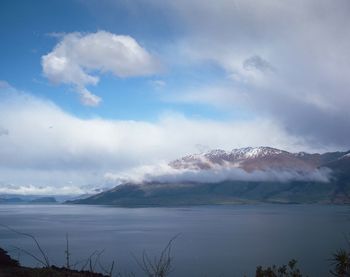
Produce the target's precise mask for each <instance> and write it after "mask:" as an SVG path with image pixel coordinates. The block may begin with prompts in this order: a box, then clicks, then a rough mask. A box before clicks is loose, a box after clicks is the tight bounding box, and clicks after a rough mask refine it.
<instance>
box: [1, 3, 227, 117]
mask: <svg viewBox="0 0 350 277" xmlns="http://www.w3.org/2000/svg"><path fill="white" fill-rule="evenodd" d="M97 2H98V1H50V2H48V1H35V2H34V1H26V2H25V3H23V2H22V1H18V2H16V1H5V2H3V3H2V4H1V5H2V6H3V7H2V9H1V19H0V20H1V26H2V27H1V28H2V29H1V34H2V36H3V38H4V41H6V43H2V44H1V46H0V51H1V62H2V66H1V68H0V74H1V76H2V79H3V80H6V81H7V82H8V83H10V84H11V85H12V86H15V87H16V88H18V89H21V90H25V91H27V92H30V93H33V94H36V95H38V96H39V97H45V98H49V99H51V100H52V101H54V102H55V103H57V104H58V105H59V106H60V107H62V108H64V109H65V110H67V111H69V112H71V113H74V114H77V115H79V116H83V117H89V116H101V117H107V118H111V119H113V118H117V119H131V120H141V119H146V120H155V119H156V118H157V117H158V115H159V113H162V112H164V111H168V110H171V111H172V110H176V111H179V112H181V113H184V114H186V115H190V116H196V117H198V116H199V117H210V118H212V117H213V118H221V119H224V118H225V117H226V116H227V114H224V113H222V112H221V111H220V110H218V109H215V108H212V107H208V106H203V105H197V104H192V103H187V104H183V103H171V102H169V101H162V100H161V99H160V98H162V97H159V94H164V93H166V92H167V91H176V90H179V89H183V88H184V87H186V86H187V85H190V86H192V87H195V86H199V84H202V83H205V82H208V83H210V82H211V81H213V82H215V80H216V79H218V78H220V77H222V76H223V72H221V70H220V68H217V67H215V66H214V65H210V64H208V65H204V67H203V65H200V66H191V65H184V66H180V65H171V64H168V63H167V61H165V62H164V65H163V66H164V72H160V73H156V74H152V75H151V76H137V77H132V78H119V77H116V76H113V74H110V73H107V74H103V76H101V82H100V84H99V85H98V86H97V87H95V88H94V91H95V92H96V93H97V94H98V95H99V96H101V97H102V98H103V100H104V101H103V103H102V104H101V105H99V107H95V108H93V109H91V108H90V107H84V106H83V105H81V104H80V103H79V102H78V101H77V96H76V95H75V94H74V93H72V92H71V90H72V89H71V88H70V87H69V86H67V85H54V84H52V83H50V81H49V80H47V79H46V78H45V77H44V76H43V72H42V66H41V63H40V60H41V56H43V55H45V54H47V53H49V52H50V51H51V50H52V48H53V47H54V46H55V45H56V44H57V42H58V40H59V38H58V37H56V36H55V34H56V33H70V32H81V33H94V32H97V31H99V30H105V31H108V32H111V33H115V34H119V35H129V36H131V37H133V38H135V39H137V41H139V42H140V43H142V46H144V47H145V48H146V49H149V51H151V52H154V53H156V55H163V54H164V53H162V51H167V50H166V49H164V48H171V43H172V42H173V41H174V40H176V38H177V37H178V36H179V34H181V32H183V31H181V28H178V29H177V28H176V26H173V25H172V24H171V22H170V21H171V18H167V17H166V16H165V15H163V16H162V12H160V13H158V12H157V9H150V8H149V7H147V5H146V4H143V6H146V7H145V9H144V8H143V7H142V6H141V7H135V9H134V11H133V10H132V9H133V7H129V6H130V5H129V3H128V1H119V2H120V3H118V1H116V3H112V1H104V3H103V4H102V5H100V4H99V3H97ZM123 2H124V4H125V5H123ZM131 6H132V4H131ZM154 13H157V16H156V17H155V16H154ZM8 26H11V28H8ZM159 44H163V45H164V46H165V47H164V48H163V47H158V46H159ZM165 55H166V54H165ZM165 58H166V57H165ZM193 67H197V68H195V70H194V69H193ZM159 80H162V82H164V83H166V84H167V88H158V87H156V86H155V85H154V82H155V81H159Z"/></svg>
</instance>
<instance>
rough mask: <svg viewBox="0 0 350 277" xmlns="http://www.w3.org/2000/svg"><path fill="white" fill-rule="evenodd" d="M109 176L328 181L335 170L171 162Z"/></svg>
mask: <svg viewBox="0 0 350 277" xmlns="http://www.w3.org/2000/svg"><path fill="white" fill-rule="evenodd" d="M105 177H106V179H108V180H110V181H113V182H115V184H124V183H136V184H145V183H152V182H160V183H175V184H176V183H177V184H178V183H189V182H196V183H217V182H224V181H249V182H262V181H272V182H289V181H315V182H328V181H329V180H330V178H331V170H330V169H328V168H320V169H314V170H312V171H304V172H300V171H297V170H293V169H285V170H276V169H269V170H255V171H252V172H247V171H245V170H243V169H241V168H239V167H232V166H222V165H220V166H216V167H214V168H211V169H205V170H194V169H175V168H172V167H171V166H169V165H167V164H162V165H157V166H144V167H139V168H136V169H133V170H132V171H130V172H124V173H118V174H112V173H107V174H106V175H105Z"/></svg>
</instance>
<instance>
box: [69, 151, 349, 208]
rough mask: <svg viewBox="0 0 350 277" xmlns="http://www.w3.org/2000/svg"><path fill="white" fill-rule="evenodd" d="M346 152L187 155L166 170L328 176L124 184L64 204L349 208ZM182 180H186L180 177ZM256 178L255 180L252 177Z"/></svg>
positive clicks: (255, 152)
mask: <svg viewBox="0 0 350 277" xmlns="http://www.w3.org/2000/svg"><path fill="white" fill-rule="evenodd" d="M349 153H350V151H345V152H340V151H338V152H327V153H323V154H319V153H313V154H309V153H306V152H298V153H291V152H288V151H285V150H280V149H276V148H272V147H246V148H240V149H233V150H232V151H224V150H220V149H216V150H212V151H209V152H206V153H200V154H192V155H187V156H184V157H182V158H179V159H176V160H174V161H171V162H170V163H169V164H168V165H169V166H170V167H171V168H172V169H173V171H174V172H175V173H176V172H191V173H193V172H194V174H202V173H206V174H207V173H208V172H210V173H211V172H213V174H216V173H217V172H218V170H221V169H222V168H224V169H225V170H228V171H230V170H240V171H242V172H245V174H247V175H248V176H250V175H252V174H256V173H261V174H266V173H267V172H272V173H273V174H280V173H281V174H282V175H283V174H285V172H288V173H293V174H294V172H296V173H298V174H300V176H308V175H310V174H314V173H315V172H316V173H318V172H322V170H328V171H329V174H330V177H329V179H327V180H326V181H321V180H318V179H312V178H309V179H308V178H305V179H300V178H299V179H297V178H296V179H293V178H292V179H287V180H286V181H283V180H282V181H281V180H280V179H276V180H275V179H271V180H270V179H261V180H259V179H256V180H253V181H252V180H249V179H247V180H239V179H236V180H235V179H227V180H221V181H218V182H209V181H208V180H204V181H200V182H199V181H190V180H187V181H186V179H183V180H180V181H176V182H167V181H166V180H165V181H164V180H162V181H157V180H154V181H152V180H151V181H147V182H142V183H132V182H129V183H124V184H121V185H119V186H116V187H115V188H113V189H111V190H108V191H105V192H102V193H100V194H96V195H94V196H91V197H88V198H86V199H80V200H76V201H72V202H69V203H73V204H109V205H121V206H138V205H141V206H142V205H144V206H152V205H160V206H162V205H164V206H168V205H170V206H172V205H173V206H176V205H204V204H233V203H258V202H269V203H271V202H272V203H339V204H347V203H350V197H349V195H350V155H349ZM184 176H185V177H186V174H184ZM258 176H259V175H258Z"/></svg>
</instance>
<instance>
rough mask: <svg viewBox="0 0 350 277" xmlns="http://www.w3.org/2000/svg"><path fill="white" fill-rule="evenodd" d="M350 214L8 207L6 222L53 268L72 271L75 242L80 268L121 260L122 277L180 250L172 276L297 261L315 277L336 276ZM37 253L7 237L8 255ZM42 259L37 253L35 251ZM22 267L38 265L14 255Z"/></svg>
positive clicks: (0, 211) (2, 209)
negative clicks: (146, 260) (97, 255)
mask: <svg viewBox="0 0 350 277" xmlns="http://www.w3.org/2000/svg"><path fill="white" fill-rule="evenodd" d="M349 213H350V210H349V207H347V206H320V205H312V206H311V205H237V206H215V207H213V206H205V207H188V208H114V207H95V206H68V205H46V206H45V205H27V206H26V205H0V222H1V224H6V225H8V226H11V227H12V228H14V229H16V230H19V231H23V232H28V233H31V234H33V235H35V236H36V238H37V239H38V240H39V242H40V243H41V245H42V246H43V248H44V249H45V250H46V251H47V253H48V255H49V257H50V258H51V262H53V263H56V264H64V262H65V260H64V258H65V257H64V250H65V243H66V242H65V235H66V233H68V234H69V242H70V251H71V254H72V256H71V259H72V263H74V261H78V260H81V259H85V258H87V257H88V256H89V255H90V254H91V253H92V252H93V251H94V250H103V249H104V250H105V252H104V254H103V256H102V258H101V260H102V262H103V263H104V264H105V265H107V264H108V263H110V262H111V261H112V260H113V259H114V260H116V261H117V267H118V269H119V270H121V271H122V272H124V271H133V272H135V273H136V274H138V275H137V276H143V275H142V274H140V269H139V268H138V266H137V264H136V262H135V259H134V258H133V255H134V256H135V257H136V258H141V255H142V251H143V250H147V251H148V252H149V254H150V255H151V256H152V255H155V254H159V253H160V251H161V250H162V249H163V248H164V246H165V245H166V243H167V242H168V241H169V240H170V239H171V238H172V237H173V236H175V235H177V234H180V235H179V237H178V238H177V239H176V241H175V243H174V247H173V252H172V254H173V256H174V268H175V271H174V272H173V273H172V275H171V276H243V275H244V274H247V275H248V276H253V273H254V271H255V267H256V266H257V265H259V264H261V265H271V264H273V263H276V264H282V263H287V262H288V261H289V260H290V259H292V258H295V259H297V260H298V261H299V262H300V267H301V269H302V270H303V272H305V273H307V274H309V276H328V275H329V274H328V272H329V271H328V270H329V266H330V262H329V261H328V259H329V258H330V256H331V254H332V253H333V252H334V251H335V250H337V249H338V248H340V247H346V246H347V242H346V239H345V235H346V234H347V232H348V230H350V220H349ZM13 246H17V247H21V248H24V249H26V250H30V251H34V250H33V249H34V248H33V247H34V246H33V243H32V242H31V241H30V240H29V239H28V238H23V237H21V236H19V235H17V234H14V233H11V232H9V231H8V230H5V229H2V228H1V229H0V247H3V248H6V249H8V250H11V249H13ZM34 253H36V252H35V251H34ZM11 254H12V255H13V257H14V258H18V257H19V259H20V261H21V263H23V264H25V265H30V266H36V265H37V263H36V262H35V261H33V260H32V259H31V258H29V257H27V256H25V255H24V254H21V255H20V256H18V254H17V252H11Z"/></svg>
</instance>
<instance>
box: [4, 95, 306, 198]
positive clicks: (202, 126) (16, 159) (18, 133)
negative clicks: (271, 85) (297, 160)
mask: <svg viewBox="0 0 350 277" xmlns="http://www.w3.org/2000/svg"><path fill="white" fill-rule="evenodd" d="M0 96H1V97H2V101H1V102H0V126H6V127H7V128H8V129H9V130H11V133H10V135H8V136H2V137H1V139H0V176H1V178H0V184H14V185H21V186H26V185H28V180H30V184H31V185H34V186H50V187H55V186H56V187H72V192H74V191H76V189H77V188H81V186H85V185H93V186H94V187H99V186H112V185H114V184H110V183H109V181H108V178H107V179H106V178H105V174H106V173H108V172H112V173H113V174H116V173H117V174H118V172H125V171H127V170H131V169H132V168H138V167H140V166H142V165H154V164H161V163H163V162H169V161H171V160H173V159H176V158H179V157H181V156H184V155H187V154H189V153H195V152H198V145H205V146H206V147H208V148H210V149H215V148H223V149H224V150H231V149H232V148H239V147H244V146H247V145H249V146H260V145H262V144H263V145H270V146H272V147H277V148H282V149H287V150H290V151H301V150H304V151H309V150H311V149H312V148H310V146H309V145H308V144H307V142H305V141H304V140H303V139H302V138H300V137H295V136H290V135H288V133H286V132H285V130H284V129H283V128H281V127H280V126H279V125H278V124H276V123H275V122H273V121H270V120H263V119H253V120H242V121H232V122H231V121H230V122H220V121H214V120H207V119H198V118H196V119H193V118H187V117H185V116H183V115H181V114H177V113H164V114H161V115H160V116H159V119H158V120H157V121H155V122H147V121H128V120H105V119H101V118H90V119H81V118H79V117H76V116H74V115H71V114H69V113H67V112H65V111H63V110H62V109H60V108H59V107H58V106H56V105H55V104H54V103H52V102H50V101H48V100H44V99H41V98H37V97H34V96H32V95H30V94H26V93H22V92H16V91H8V90H6V92H4V93H2V94H1V95H0ZM179 130H181V132H179ZM218 134H224V135H218Z"/></svg>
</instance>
